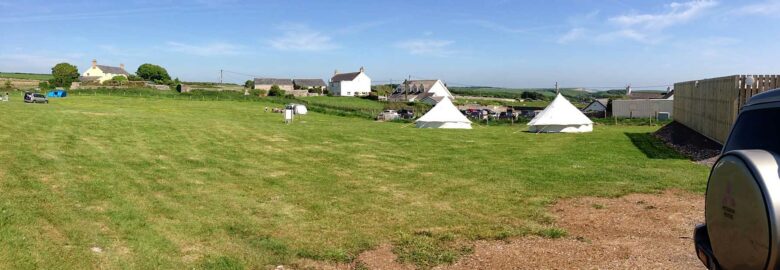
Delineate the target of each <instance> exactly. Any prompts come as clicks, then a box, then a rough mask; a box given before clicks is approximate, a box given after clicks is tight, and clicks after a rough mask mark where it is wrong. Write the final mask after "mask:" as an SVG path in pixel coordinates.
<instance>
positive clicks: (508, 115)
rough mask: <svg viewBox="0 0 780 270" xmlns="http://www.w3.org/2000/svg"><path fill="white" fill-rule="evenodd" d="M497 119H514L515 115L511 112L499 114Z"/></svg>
mask: <svg viewBox="0 0 780 270" xmlns="http://www.w3.org/2000/svg"><path fill="white" fill-rule="evenodd" d="M498 119H515V115H514V114H513V113H512V112H511V111H509V112H501V113H499V114H498Z"/></svg>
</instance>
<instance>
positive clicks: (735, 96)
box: [674, 75, 780, 143]
mask: <svg viewBox="0 0 780 270" xmlns="http://www.w3.org/2000/svg"><path fill="white" fill-rule="evenodd" d="M748 76H752V77H753V79H754V80H755V82H754V83H753V84H752V85H748V84H747V80H748ZM778 87H780V76H778V75H734V76H726V77H720V78H712V79H706V80H698V81H688V82H680V83H676V84H674V115H675V117H674V119H675V121H677V122H679V123H681V124H683V125H685V126H687V127H689V128H691V129H693V130H696V131H697V132H699V133H701V134H702V135H704V136H707V137H709V138H711V139H713V140H715V141H717V142H720V143H723V142H725V141H726V138H727V137H728V135H729V132H730V130H731V125H732V124H733V123H734V121H735V120H736V119H737V115H738V113H739V110H740V108H742V106H743V105H745V103H746V102H747V101H748V100H750V97H752V96H753V95H756V94H759V93H761V92H764V91H768V90H772V89H775V88H778Z"/></svg>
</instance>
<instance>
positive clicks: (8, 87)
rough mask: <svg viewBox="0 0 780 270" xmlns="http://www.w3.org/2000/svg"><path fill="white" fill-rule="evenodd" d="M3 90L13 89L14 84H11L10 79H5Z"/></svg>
mask: <svg viewBox="0 0 780 270" xmlns="http://www.w3.org/2000/svg"><path fill="white" fill-rule="evenodd" d="M2 90H3V91H12V90H14V85H13V84H11V80H5V83H4V84H3V88H2Z"/></svg>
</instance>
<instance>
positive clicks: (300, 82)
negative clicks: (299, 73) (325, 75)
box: [293, 79, 326, 87]
mask: <svg viewBox="0 0 780 270" xmlns="http://www.w3.org/2000/svg"><path fill="white" fill-rule="evenodd" d="M293 83H294V84H295V85H297V86H301V87H318V86H319V87H325V86H326V84H325V81H323V80H322V79H294V80H293Z"/></svg>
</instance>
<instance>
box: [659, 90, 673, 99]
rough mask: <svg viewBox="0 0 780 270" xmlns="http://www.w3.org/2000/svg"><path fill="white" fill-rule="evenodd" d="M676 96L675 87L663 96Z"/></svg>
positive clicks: (664, 97)
mask: <svg viewBox="0 0 780 270" xmlns="http://www.w3.org/2000/svg"><path fill="white" fill-rule="evenodd" d="M671 96H674V89H672V91H669V93H666V94H664V96H663V97H662V98H663V99H669V97H671Z"/></svg>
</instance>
